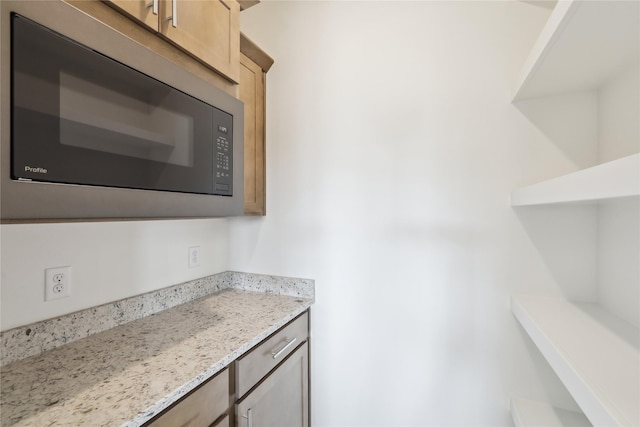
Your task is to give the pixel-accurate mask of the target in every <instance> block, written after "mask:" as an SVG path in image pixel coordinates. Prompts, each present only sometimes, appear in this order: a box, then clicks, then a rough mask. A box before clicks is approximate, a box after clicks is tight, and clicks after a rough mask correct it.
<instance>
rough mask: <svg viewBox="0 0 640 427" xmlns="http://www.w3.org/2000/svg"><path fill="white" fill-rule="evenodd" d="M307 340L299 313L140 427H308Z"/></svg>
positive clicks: (305, 325)
mask: <svg viewBox="0 0 640 427" xmlns="http://www.w3.org/2000/svg"><path fill="white" fill-rule="evenodd" d="M308 340H309V313H308V312H304V313H302V314H301V315H300V316H298V317H297V318H296V319H294V320H292V321H291V322H289V323H288V324H286V325H285V326H283V327H282V328H280V329H279V330H277V331H276V332H274V333H273V334H272V335H270V336H269V337H267V338H266V339H264V340H263V341H262V342H261V343H259V344H258V345H256V346H255V347H253V348H252V349H251V350H249V351H248V352H247V353H245V354H244V355H243V356H242V357H240V358H238V359H237V360H235V361H234V362H232V363H231V364H230V365H229V366H228V367H227V368H225V369H224V370H222V371H221V372H219V373H218V374H216V375H215V376H214V377H212V378H211V379H209V380H207V381H206V382H205V383H204V384H202V385H201V386H199V387H198V388H197V389H195V390H194V391H192V392H191V393H189V394H188V395H187V396H185V397H184V398H182V400H180V401H178V402H177V403H175V404H174V405H173V406H171V407H170V408H168V409H167V410H165V411H164V412H162V413H161V414H159V415H158V416H157V417H156V418H154V419H152V420H151V421H149V422H148V423H146V424H145V427H187V426H189V427H231V426H235V427H308V426H309V342H308ZM232 408H233V410H231V409H232Z"/></svg>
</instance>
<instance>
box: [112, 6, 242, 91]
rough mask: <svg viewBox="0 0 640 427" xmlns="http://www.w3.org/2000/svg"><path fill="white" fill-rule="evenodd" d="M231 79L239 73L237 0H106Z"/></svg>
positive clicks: (235, 80) (233, 79)
mask: <svg viewBox="0 0 640 427" xmlns="http://www.w3.org/2000/svg"><path fill="white" fill-rule="evenodd" d="M104 1H106V2H107V3H109V4H111V5H113V6H114V7H116V8H117V9H119V10H120V11H123V12H125V13H126V14H127V15H129V16H130V17H132V18H133V19H135V20H137V21H139V22H140V23H142V24H144V25H145V26H147V27H148V28H150V29H151V30H153V31H156V32H158V33H159V34H160V35H161V36H163V37H164V38H166V39H167V40H168V41H169V42H171V43H172V44H174V45H176V46H177V47H179V48H181V49H183V50H184V51H186V52H188V53H190V54H191V55H193V56H194V57H196V58H198V59H199V60H200V61H202V62H204V63H205V64H207V65H209V66H210V67H211V68H213V69H215V70H216V71H217V72H218V73H220V74H222V75H224V76H225V77H227V78H228V79H229V80H231V81H233V82H235V83H238V81H239V74H240V4H239V3H238V2H237V1H236V0H104Z"/></svg>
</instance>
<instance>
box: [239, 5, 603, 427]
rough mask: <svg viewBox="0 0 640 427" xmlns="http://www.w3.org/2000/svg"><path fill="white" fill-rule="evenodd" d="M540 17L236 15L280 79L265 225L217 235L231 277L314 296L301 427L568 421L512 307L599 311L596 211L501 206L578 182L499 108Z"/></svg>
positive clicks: (500, 11)
mask: <svg viewBox="0 0 640 427" xmlns="http://www.w3.org/2000/svg"><path fill="white" fill-rule="evenodd" d="M548 13H549V11H548V10H545V9H542V8H537V7H535V6H531V5H527V4H523V3H520V2H508V1H496V2H489V1H473V2H459V1H447V2H437V1H428V2H426V1H425V2H395V1H394V2H391V1H389V2H313V1H305V2H287V1H282V2H280V1H265V2H262V3H261V4H259V5H258V6H255V7H253V8H251V9H249V10H247V11H244V12H243V13H242V29H243V31H244V32H245V33H246V34H247V35H248V36H249V37H250V38H251V39H253V40H254V41H255V42H257V43H258V44H259V45H260V46H261V47H263V48H264V49H265V50H266V51H267V52H268V53H269V54H270V55H272V56H273V57H274V59H275V61H276V62H275V65H274V66H273V68H272V69H271V71H270V72H269V74H268V76H267V86H268V93H267V210H268V214H267V216H266V218H240V219H233V220H231V230H230V246H231V252H230V265H231V268H232V269H238V270H246V271H254V272H258V273H270V274H280V275H287V276H302V277H311V278H314V279H316V297H317V303H316V305H315V306H314V307H313V315H312V338H313V341H312V357H311V361H312V410H313V424H314V425H315V426H318V427H321V426H330V427H337V426H426V425H433V426H435V425H438V426H440V425H486V426H497V425H509V424H511V421H510V419H509V416H508V413H507V397H508V396H509V395H510V394H512V393H513V394H518V395H520V396H523V397H531V398H549V399H550V400H551V401H556V402H559V403H560V405H563V406H571V405H572V404H573V403H572V401H571V399H570V398H569V397H568V396H567V393H566V392H565V391H564V390H563V389H562V387H561V386H560V385H559V383H558V380H557V378H556V377H555V375H554V374H553V373H552V372H551V371H550V368H549V367H548V365H547V364H546V363H545V362H544V361H543V360H542V358H541V357H539V355H537V354H536V353H535V350H534V351H532V349H531V347H532V344H531V343H530V341H528V338H527V337H526V336H524V335H523V332H522V330H521V329H520V328H519V326H518V325H517V324H516V322H515V320H514V319H513V316H512V315H511V313H510V312H509V307H508V296H509V295H510V294H512V293H515V292H521V291H531V292H546V293H556V294H569V295H571V296H575V295H578V296H580V297H581V299H594V298H595V275H596V271H595V267H594V266H593V265H594V264H595V256H596V246H595V245H596V227H595V223H596V220H597V211H595V210H593V209H592V210H589V209H587V210H584V209H580V210H576V211H575V212H574V211H572V210H571V209H569V210H567V211H563V212H560V213H557V212H555V211H550V210H548V209H547V210H545V209H540V210H533V211H531V212H528V213H517V212H514V210H513V209H512V208H511V207H510V206H509V194H510V192H511V190H513V189H514V188H516V187H517V186H518V185H520V184H522V183H524V182H533V181H535V180H536V179H538V180H539V179H542V178H545V177H547V176H548V175H549V174H560V173H563V172H565V171H566V170H574V169H576V168H578V167H579V166H580V165H579V161H576V160H575V159H572V158H571V157H570V156H567V153H565V152H564V151H563V149H562V147H558V146H557V145H556V144H555V143H554V142H552V141H551V140H550V139H549V137H548V136H547V135H545V133H544V132H543V131H542V130H540V129H538V128H536V127H535V125H534V124H533V123H531V121H530V120H529V119H528V118H526V117H524V116H523V115H522V113H521V112H520V111H518V110H517V109H516V108H515V107H514V106H512V105H511V104H510V93H511V91H512V88H511V83H512V82H513V80H514V78H515V76H516V75H517V73H518V72H519V68H520V66H521V65H522V63H523V62H524V59H525V56H526V55H527V54H528V51H529V48H530V47H531V45H532V44H533V41H534V40H535V37H536V36H537V33H538V31H539V30H540V28H541V26H542V25H543V23H544V21H545V19H546V17H547V16H548ZM590 111H593V110H590ZM594 153H595V152H594ZM584 230H592V231H590V232H587V233H584ZM585 266H587V267H585ZM585 281H586V283H585Z"/></svg>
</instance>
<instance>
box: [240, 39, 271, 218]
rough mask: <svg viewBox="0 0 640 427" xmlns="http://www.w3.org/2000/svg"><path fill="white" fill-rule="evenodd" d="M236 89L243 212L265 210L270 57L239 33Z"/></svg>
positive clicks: (264, 212)
mask: <svg viewBox="0 0 640 427" xmlns="http://www.w3.org/2000/svg"><path fill="white" fill-rule="evenodd" d="M240 51H241V54H240V90H239V98H240V100H241V101H242V102H244V206H245V207H244V212H245V214H246V215H265V214H266V181H265V175H266V174H265V154H266V144H265V142H266V137H265V102H266V84H265V83H266V73H267V71H269V68H271V65H273V59H271V58H270V57H269V55H267V54H266V53H264V51H262V50H261V49H260V48H259V47H258V46H256V45H255V43H253V42H252V41H251V40H249V39H248V38H247V37H246V36H245V35H244V34H241V35H240Z"/></svg>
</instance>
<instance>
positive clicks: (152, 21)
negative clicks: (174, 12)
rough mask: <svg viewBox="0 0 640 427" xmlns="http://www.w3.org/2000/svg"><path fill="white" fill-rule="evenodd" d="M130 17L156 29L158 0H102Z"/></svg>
mask: <svg viewBox="0 0 640 427" xmlns="http://www.w3.org/2000/svg"><path fill="white" fill-rule="evenodd" d="M104 1H105V2H106V3H109V4H111V5H113V6H115V7H116V8H117V9H120V10H121V11H123V12H125V13H126V14H127V15H129V16H131V17H132V18H134V19H136V20H138V21H140V22H141V23H143V24H145V25H146V26H147V27H149V28H151V29H152V30H154V31H158V8H159V0H156V1H152V0H149V1H146V0H104Z"/></svg>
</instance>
